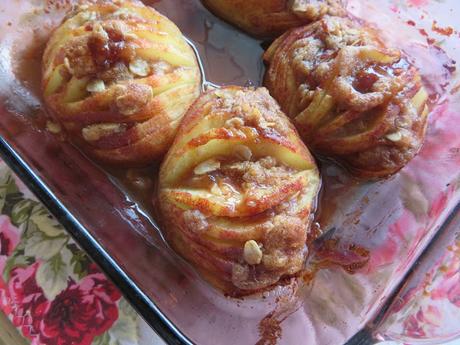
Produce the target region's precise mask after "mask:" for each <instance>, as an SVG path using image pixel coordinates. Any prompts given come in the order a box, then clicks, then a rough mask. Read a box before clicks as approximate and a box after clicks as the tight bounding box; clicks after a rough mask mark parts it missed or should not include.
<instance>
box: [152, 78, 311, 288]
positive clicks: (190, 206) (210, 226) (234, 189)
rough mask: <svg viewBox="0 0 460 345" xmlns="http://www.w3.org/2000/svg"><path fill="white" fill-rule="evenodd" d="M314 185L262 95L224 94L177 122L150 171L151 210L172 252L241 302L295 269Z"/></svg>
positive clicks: (306, 161) (294, 139)
mask: <svg viewBox="0 0 460 345" xmlns="http://www.w3.org/2000/svg"><path fill="white" fill-rule="evenodd" d="M319 185H320V182H319V175H318V170H317V168H316V165H315V162H314V160H313V158H312V156H311V155H310V153H309V152H308V150H307V148H306V147H305V145H304V144H303V143H302V141H301V140H300V139H299V137H298V135H297V132H296V130H295V129H294V128H293V126H292V125H291V124H290V122H289V121H288V119H287V117H286V116H285V115H284V114H283V113H282V112H281V111H280V109H279V106H278V105H277V104H276V102H275V101H274V100H273V99H272V98H271V97H270V96H269V94H268V92H267V90H266V89H263V88H260V89H256V90H255V89H250V88H240V87H225V88H222V89H219V90H215V91H211V92H208V93H206V94H204V95H202V96H201V97H200V98H199V99H198V100H197V101H196V102H195V104H194V105H193V106H192V107H191V108H190V110H189V112H188V113H187V115H186V116H185V118H184V121H183V123H182V124H181V127H180V129H179V132H178V135H177V137H176V139H175V142H174V143H173V146H172V148H171V150H170V151H169V153H168V155H167V156H166V159H165V161H164V163H163V165H162V167H161V170H160V190H159V193H160V205H161V210H162V214H163V216H164V217H163V218H164V223H165V228H166V230H167V234H168V238H169V239H170V241H171V243H172V244H173V246H174V247H175V248H176V250H177V251H178V252H179V253H180V254H182V255H183V256H185V257H186V258H187V259H189V260H190V261H191V262H193V263H194V264H195V265H196V266H197V267H198V269H199V270H200V271H201V272H202V273H203V274H204V275H205V277H206V278H207V279H208V280H210V281H211V282H212V283H213V284H215V285H217V286H218V287H219V288H221V289H224V290H225V291H226V292H227V293H231V294H247V293H252V292H254V291H257V290H260V289H263V288H267V287H269V286H271V285H272V284H275V283H276V282H277V281H278V280H279V279H280V278H281V277H285V276H289V275H292V274H295V273H296V272H298V271H299V270H300V269H301V267H302V264H303V261H304V259H305V255H306V236H307V233H308V231H309V225H310V222H311V214H312V211H313V209H314V207H315V199H316V195H317V193H318V190H319ZM204 253H206V254H204ZM203 255H204V256H203Z"/></svg>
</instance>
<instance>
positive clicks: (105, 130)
mask: <svg viewBox="0 0 460 345" xmlns="http://www.w3.org/2000/svg"><path fill="white" fill-rule="evenodd" d="M123 129H124V127H123V126H122V125H121V124H119V123H99V124H96V125H90V126H87V127H85V128H83V129H82V131H81V132H82V133H81V134H82V136H83V138H84V139H85V140H86V141H97V140H99V139H101V138H102V137H105V136H107V135H110V134H115V133H120V132H121V131H123Z"/></svg>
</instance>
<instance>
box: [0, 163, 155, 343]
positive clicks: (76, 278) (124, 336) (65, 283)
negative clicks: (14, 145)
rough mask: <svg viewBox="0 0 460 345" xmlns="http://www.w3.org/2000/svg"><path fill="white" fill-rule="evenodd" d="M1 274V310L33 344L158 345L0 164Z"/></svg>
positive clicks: (119, 296)
mask: <svg viewBox="0 0 460 345" xmlns="http://www.w3.org/2000/svg"><path fill="white" fill-rule="evenodd" d="M0 273H1V275H0V308H1V310H2V311H3V313H4V314H5V315H6V316H7V317H8V318H9V320H11V322H12V323H13V325H14V326H15V327H16V328H17V329H18V331H19V333H20V334H21V335H22V336H23V337H24V338H26V339H27V340H28V341H29V342H30V343H31V344H33V345H90V344H92V345H141V344H155V343H157V342H159V339H158V337H156V335H155V334H154V333H152V331H151V329H150V328H149V327H148V326H147V325H146V324H145V323H144V322H143V321H142V320H141V319H140V318H139V317H138V315H137V313H136V312H135V311H134V310H133V309H132V308H131V307H130V305H129V304H128V303H127V302H126V301H125V300H124V299H123V298H122V296H121V294H120V292H119V291H118V290H117V288H116V287H115V286H114V285H113V284H112V282H110V281H109V280H107V278H106V277H105V275H104V274H103V273H101V271H100V270H99V268H98V267H97V266H96V265H95V264H94V263H93V262H92V261H91V260H90V259H89V258H88V256H87V255H86V254H85V253H84V252H82V250H81V249H80V248H79V247H78V245H77V244H76V243H75V242H74V241H73V240H72V239H71V238H70V237H69V235H68V234H67V233H66V232H65V230H64V229H63V228H62V226H61V225H60V224H59V223H58V222H57V221H56V220H55V219H54V218H53V217H52V216H51V215H50V214H49V212H48V210H47V209H46V208H45V207H44V206H43V205H42V204H41V203H40V202H39V201H37V199H36V198H35V197H34V196H33V195H32V194H31V193H30V191H29V190H28V189H27V188H26V187H25V186H24V185H23V183H22V182H21V181H20V180H19V179H18V178H17V177H16V176H14V174H13V173H12V172H11V171H10V169H9V168H8V167H7V166H6V164H5V163H4V162H2V161H0Z"/></svg>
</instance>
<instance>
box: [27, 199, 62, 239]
mask: <svg viewBox="0 0 460 345" xmlns="http://www.w3.org/2000/svg"><path fill="white" fill-rule="evenodd" d="M30 220H31V221H32V222H33V223H34V224H35V225H36V226H37V227H38V228H39V229H40V231H42V232H43V233H44V234H45V235H46V236H49V237H56V236H67V234H66V232H65V231H64V228H63V227H62V225H61V224H60V223H59V222H58V221H57V220H56V219H55V218H54V217H53V216H52V215H51V214H50V213H49V211H48V210H47V209H46V208H45V207H44V206H43V205H42V204H38V205H37V206H36V207H34V209H33V210H32V213H31V215H30Z"/></svg>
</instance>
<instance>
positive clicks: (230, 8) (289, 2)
mask: <svg viewBox="0 0 460 345" xmlns="http://www.w3.org/2000/svg"><path fill="white" fill-rule="evenodd" d="M202 1H203V3H204V4H205V6H206V7H208V8H209V10H210V11H211V12H213V13H214V14H216V15H217V16H219V17H221V18H223V19H224V20H226V21H228V22H230V23H232V24H235V25H236V26H238V27H240V28H241V29H243V30H244V31H247V32H248V33H250V34H252V35H255V36H259V37H264V38H270V37H276V36H278V35H280V34H282V33H284V32H285V31H286V30H288V29H291V28H293V27H297V26H300V25H305V24H308V23H311V22H313V21H315V20H318V19H319V18H321V17H322V16H324V15H325V14H330V15H342V14H344V13H345V10H344V8H343V7H342V3H341V0H202Z"/></svg>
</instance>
